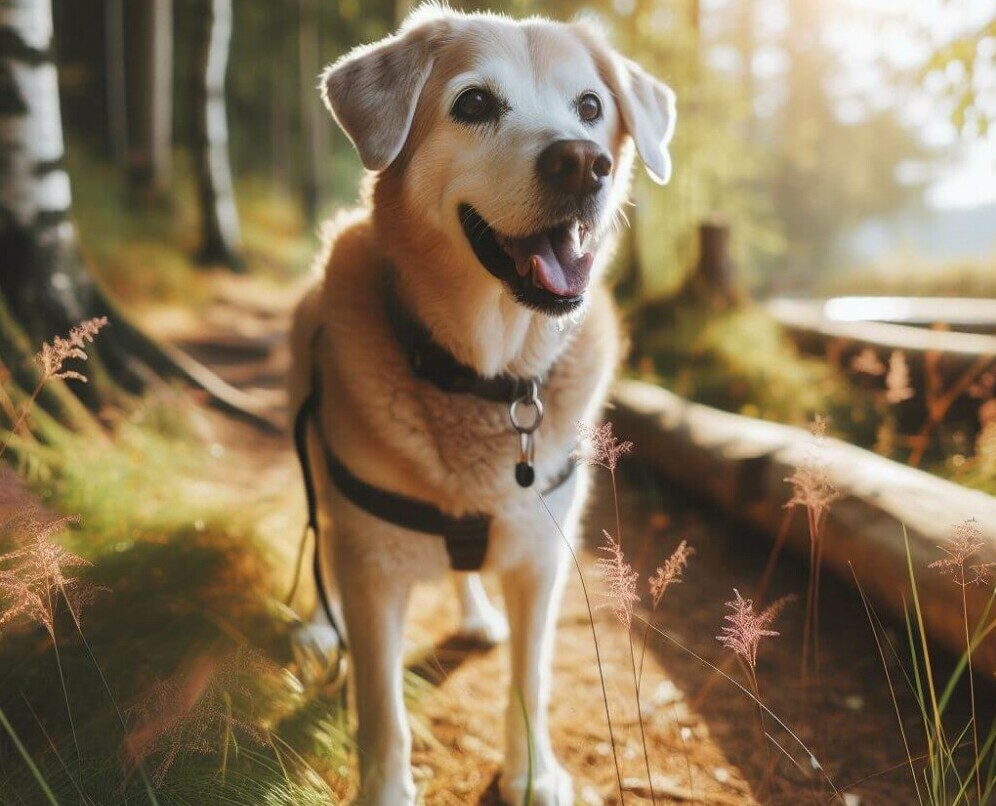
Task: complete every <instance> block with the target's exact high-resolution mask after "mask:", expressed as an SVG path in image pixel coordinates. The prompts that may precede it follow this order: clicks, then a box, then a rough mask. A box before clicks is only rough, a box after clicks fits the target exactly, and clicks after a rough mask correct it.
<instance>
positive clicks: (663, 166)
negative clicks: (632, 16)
mask: <svg viewBox="0 0 996 806" xmlns="http://www.w3.org/2000/svg"><path fill="white" fill-rule="evenodd" d="M579 33H580V35H581V38H582V39H583V40H584V41H585V42H586V43H587V45H588V47H589V48H590V49H591V51H592V55H593V56H594V58H595V63H596V64H597V65H598V67H599V70H600V72H601V74H602V79H603V80H604V81H605V83H606V84H608V85H609V89H610V90H612V94H613V96H615V100H616V106H617V107H618V109H619V114H620V116H621V117H622V122H623V125H624V126H625V127H626V131H627V132H629V135H630V137H632V138H633V141H634V142H635V143H636V150H637V152H639V154H640V159H642V160H643V165H644V166H645V167H646V169H647V173H648V174H650V177H651V178H652V179H653V180H654V181H655V182H658V183H660V184H662V185H664V184H667V182H668V180H669V179H670V178H671V155H670V154H669V153H668V148H667V147H668V144H669V143H670V142H671V137H672V135H673V134H674V123H675V120H676V118H677V109H676V107H675V95H674V92H673V91H672V90H671V88H670V87H668V86H667V85H666V84H665V83H664V82H663V81H658V80H657V79H656V78H654V77H653V76H652V75H650V74H649V73H647V71H646V70H644V69H643V68H642V67H640V65H638V64H637V63H636V62H634V61H632V60H630V59H626V58H624V57H623V56H620V55H619V54H618V53H616V51H614V50H613V49H612V47H611V46H610V45H609V44H608V42H606V40H605V36H604V35H603V34H602V33H601V31H600V30H598V29H597V28H596V27H595V26H593V25H592V24H591V23H589V22H582V23H579Z"/></svg>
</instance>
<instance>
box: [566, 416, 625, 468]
mask: <svg viewBox="0 0 996 806" xmlns="http://www.w3.org/2000/svg"><path fill="white" fill-rule="evenodd" d="M578 435H579V436H580V437H581V441H582V442H583V443H585V447H586V450H579V451H577V452H575V454H574V456H575V458H576V459H578V460H579V461H581V462H583V463H585V464H588V465H600V466H601V467H604V468H605V469H606V470H609V471H611V472H615V469H616V464H617V463H618V462H619V457H621V456H624V455H625V454H627V453H629V452H630V451H631V450H633V443H632V442H620V441H619V440H618V439H617V438H616V436H615V435H614V434H613V433H612V423H602V425H599V426H593V425H589V424H588V423H583V422H579V423H578Z"/></svg>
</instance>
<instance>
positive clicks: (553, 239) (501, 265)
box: [459, 204, 594, 315]
mask: <svg viewBox="0 0 996 806" xmlns="http://www.w3.org/2000/svg"><path fill="white" fill-rule="evenodd" d="M459 215H460V223H461V225H462V226H463V231H464V234H465V235H466V236H467V240H468V241H469V242H470V246H471V248H472V249H473V250H474V254H475V255H476V256H477V259H478V260H479V261H480V262H481V265H483V266H484V268H486V269H487V270H488V271H489V272H490V273H491V274H492V275H494V276H495V277H497V278H498V279H499V280H501V281H502V282H503V283H505V285H506V286H507V287H508V288H509V290H510V291H511V292H512V293H513V294H514V295H515V298H516V299H517V300H518V301H519V302H520V303H522V304H523V305H526V306H527V307H530V308H534V309H536V310H539V311H542V312H543V313H547V314H551V315H561V314H565V313H569V312H570V311H573V310H574V309H575V308H577V307H578V306H579V305H581V303H582V302H583V301H584V292H585V289H587V287H588V280H589V278H590V276H591V264H592V263H593V262H594V256H593V255H592V253H591V252H588V251H585V249H584V244H585V241H586V240H587V239H588V234H589V233H588V228H587V227H586V226H585V225H584V224H583V223H582V222H580V221H579V220H577V219H570V220H566V221H563V222H561V223H560V224H557V225H556V226H555V227H551V228H550V229H546V230H542V231H541V232H537V233H534V234H532V235H527V236H525V237H523V238H513V237H511V236H507V235H502V234H501V233H499V232H497V231H495V230H494V229H492V228H491V226H490V225H489V224H488V223H487V222H486V221H485V220H484V219H483V218H481V216H480V215H479V214H478V213H477V211H476V210H475V209H474V208H473V207H471V206H470V205H469V204H461V205H460V209H459Z"/></svg>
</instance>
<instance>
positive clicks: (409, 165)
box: [290, 5, 674, 806]
mask: <svg viewBox="0 0 996 806" xmlns="http://www.w3.org/2000/svg"><path fill="white" fill-rule="evenodd" d="M482 84H486V85H487V86H489V87H492V88H495V89H497V90H498V91H500V92H501V94H502V95H503V96H504V97H505V98H506V99H507V101H508V106H509V110H508V112H507V113H506V114H505V115H504V116H503V117H502V119H501V122H500V123H499V124H497V125H496V126H493V127H492V126H485V127H480V126H478V127H469V126H466V125H460V124H458V123H456V122H454V121H453V120H452V119H451V117H450V109H451V107H452V105H453V101H454V99H455V98H456V97H457V96H458V95H459V93H460V92H461V91H462V90H463V89H465V88H467V87H469V86H480V85H482ZM323 87H324V93H325V97H326V101H327V103H328V104H329V106H330V109H331V111H332V112H333V114H334V115H335V117H336V119H337V120H338V121H339V123H340V125H341V126H342V127H343V129H344V130H345V131H346V133H347V134H348V135H349V136H350V138H351V139H352V140H353V142H354V144H355V145H356V148H357V151H358V152H359V154H360V157H361V159H362V160H363V162H364V165H365V166H366V167H367V168H368V169H369V170H370V174H369V177H368V182H367V200H366V204H365V205H364V206H363V208H362V209H360V210H358V211H355V212H352V213H349V214H346V215H344V216H341V217H340V218H339V219H338V220H337V221H336V222H335V223H334V225H333V226H332V227H330V230H329V236H328V238H327V248H326V251H325V253H324V254H323V255H322V256H321V258H320V266H321V269H322V274H323V277H322V280H321V282H320V283H318V284H317V285H316V286H315V288H314V289H312V291H311V292H309V293H308V295H307V296H306V297H305V299H304V300H303V301H302V303H301V305H300V306H299V308H298V310H297V312H296V315H295V320H294V327H293V334H292V352H293V356H294V366H293V370H292V377H291V390H290V391H291V405H292V407H294V408H295V409H296V407H297V406H298V405H299V404H300V402H301V401H302V400H303V398H304V396H305V395H306V394H307V391H308V388H309V386H310V383H311V378H312V370H313V368H314V367H316V366H317V367H318V369H319V377H320V379H321V400H322V407H321V412H320V417H321V423H322V428H323V431H324V434H325V435H326V438H327V439H328V441H329V443H330V444H331V445H333V446H334V449H335V451H336V453H337V455H338V456H339V458H340V459H341V460H342V461H343V462H344V463H345V464H346V465H347V466H348V467H349V468H350V469H351V470H352V472H353V473H354V474H356V475H358V476H360V477H361V478H363V479H365V480H367V481H370V482H372V483H375V484H377V485H378V486H381V487H383V488H386V489H389V490H393V491H395V492H398V493H402V494H405V495H409V496H414V497H417V498H421V499H423V500H426V501H431V502H433V503H435V504H436V505H438V506H439V507H441V508H442V509H443V510H445V511H446V512H448V513H451V514H454V515H460V514H463V513H467V512H487V513H490V514H492V515H493V523H492V527H491V532H490V542H489V548H488V553H487V557H486V560H485V569H486V570H489V571H493V572H496V573H497V574H498V575H499V576H500V578H501V585H502V590H503V593H504V600H505V606H506V611H507V614H508V623H509V626H510V630H511V663H512V669H511V689H510V692H511V693H510V694H509V706H508V711H507V718H506V726H505V727H506V736H505V747H506V751H505V764H504V770H503V773H502V776H501V780H500V791H501V794H502V797H503V798H504V799H505V800H506V801H507V802H509V803H516V804H517V803H521V802H522V798H523V794H524V793H525V791H526V788H527V786H528V784H529V781H528V780H527V779H528V776H529V763H530V762H529V757H530V749H529V746H528V742H529V738H530V736H531V740H532V745H533V746H532V781H531V786H532V792H533V802H534V803H535V804H537V806H548V805H553V806H567V804H572V803H573V795H572V787H571V781H570V778H569V776H568V775H567V774H566V773H565V772H564V770H563V769H562V768H561V766H560V765H559V764H558V762H557V760H556V758H555V756H554V753H553V750H552V748H551V744H550V739H549V733H548V728H547V718H546V710H547V701H548V699H549V687H550V673H549V661H550V653H551V651H552V649H553V640H554V624H555V621H556V614H557V608H558V603H559V599H560V594H561V589H562V587H563V584H564V579H565V573H566V561H567V559H568V558H569V555H568V552H567V542H566V541H573V540H574V537H575V534H576V532H577V528H578V521H579V518H580V515H581V509H582V506H583V503H584V500H585V496H586V491H587V488H588V478H587V474H586V472H585V468H580V469H579V471H578V472H576V473H575V474H574V476H573V477H572V479H571V481H570V482H568V483H567V484H565V485H563V486H561V487H560V488H559V489H557V490H556V491H555V492H553V493H551V494H550V495H548V496H546V497H545V502H546V506H548V507H549V509H550V513H549V514H548V513H547V512H546V511H545V509H544V505H543V503H541V501H540V499H539V498H538V497H537V495H536V493H535V491H534V490H522V489H520V488H519V487H518V485H517V484H516V483H515V481H514V479H513V474H512V468H513V466H514V464H515V462H516V459H517V455H516V453H517V449H518V443H517V440H516V437H515V434H514V432H513V431H512V429H511V427H510V424H509V420H508V411H507V407H505V406H502V405H500V404H495V403H489V402H485V401H482V400H479V399H478V398H476V397H473V396H469V395H454V394H447V393H444V392H441V391H439V390H437V389H436V388H435V387H433V386H431V385H430V384H427V383H425V382H423V381H420V380H418V379H417V378H415V377H414V376H413V374H412V371H411V369H410V367H409V365H408V363H407V360H406V358H405V357H404V355H403V353H402V351H401V349H400V348H399V345H398V343H397V341H396V337H395V335H394V334H393V332H392V330H391V327H390V325H389V322H388V320H387V318H386V313H385V303H384V293H385V277H386V276H387V275H391V276H392V277H393V282H394V283H395V288H396V290H397V293H398V294H399V295H400V296H401V298H402V300H403V301H404V304H405V305H407V306H408V307H409V308H410V309H412V310H413V312H414V313H415V315H416V316H417V317H418V318H419V320H421V321H422V322H423V323H424V324H425V325H426V326H427V327H428V328H429V329H430V330H431V331H432V334H433V336H434V338H435V339H436V340H437V341H438V342H440V343H441V344H442V345H444V346H445V347H446V348H447V349H449V350H450V351H451V352H452V353H453V354H454V355H455V356H456V357H457V358H458V359H459V360H461V361H462V362H464V363H466V364H468V365H470V366H472V367H474V368H475V369H476V370H477V371H478V372H479V373H481V374H483V375H493V374H497V373H502V372H505V373H510V374H513V375H518V376H533V375H536V376H546V375H548V376H549V379H548V381H547V383H546V384H545V387H544V390H543V398H544V402H545V404H546V415H545V418H544V420H543V423H542V427H541V428H540V431H539V435H538V443H537V456H536V471H537V483H536V487H537V489H540V490H542V489H544V488H545V486H546V484H547V483H549V481H550V480H551V479H553V478H554V477H555V476H556V475H557V474H558V473H559V472H560V471H561V469H562V467H563V465H564V463H565V461H566V458H567V456H568V455H569V453H570V452H571V451H572V449H573V448H574V446H575V439H576V424H577V423H578V421H581V420H586V421H591V420H592V418H594V417H596V416H597V415H598V411H599V409H600V407H601V405H602V403H603V400H604V397H605V395H606V392H607V389H608V385H609V383H610V380H611V377H612V373H613V370H614V367H615V365H616V362H617V358H618V353H619V336H618V331H617V326H616V319H615V315H614V311H613V307H612V303H611V301H610V297H609V295H608V293H607V291H606V290H605V289H604V288H603V287H602V286H601V285H600V284H599V282H598V278H599V277H600V275H601V273H602V271H603V268H604V265H605V263H606V261H607V259H608V252H609V242H610V240H611V238H610V234H611V233H610V231H611V228H612V225H613V223H614V217H615V216H616V215H617V214H618V209H619V205H620V204H621V203H622V201H623V200H624V198H625V196H626V193H627V191H628V185H629V178H630V176H629V175H630V168H631V163H632V151H633V148H632V143H633V142H634V141H635V144H636V148H637V150H638V151H639V153H640V155H641V157H642V159H643V161H644V163H645V165H646V166H647V169H648V172H649V173H650V174H651V175H652V176H653V177H655V178H656V179H658V180H660V181H663V180H665V179H666V178H667V176H668V174H669V172H670V165H669V162H668V159H667V153H666V150H665V148H666V144H667V141H668V140H669V139H670V136H671V131H672V127H673V121H674V98H673V95H672V94H671V92H670V90H668V89H667V88H666V87H665V86H664V85H663V84H661V83H660V82H658V81H656V80H654V79H652V78H650V77H649V76H647V74H646V73H644V72H643V71H642V70H641V69H640V68H639V67H637V66H636V65H634V64H633V63H631V62H628V61H626V60H624V59H623V58H622V57H620V56H618V55H617V54H616V53H615V52H613V51H612V50H611V49H610V48H609V47H608V45H607V44H606V43H605V41H604V39H603V38H602V37H601V35H600V34H599V33H598V32H597V30H596V29H594V28H592V27H590V26H588V25H583V24H580V23H574V24H569V25H568V24H560V23H553V22H548V21H545V20H540V19H531V20H526V21H523V22H516V21H513V20H510V19H507V18H504V17H499V16H494V15H486V14H474V15H464V14H459V13H456V12H452V11H450V10H448V9H445V8H442V7H439V6H435V5H433V6H429V7H423V8H422V9H420V10H418V11H416V12H415V13H414V14H413V15H412V16H411V17H410V18H409V19H408V21H407V22H406V23H405V24H404V25H403V26H402V28H401V31H400V32H399V33H398V34H397V35H395V36H392V37H389V38H387V39H385V40H383V41H381V42H379V43H376V44H374V45H371V46H367V47H364V48H359V49H357V50H355V51H353V52H352V53H350V54H347V55H346V56H345V57H343V58H342V59H340V60H339V61H338V62H336V63H335V64H334V65H333V66H332V67H330V68H329V69H328V71H327V72H326V74H325V75H324V77H323ZM584 91H594V92H596V93H597V94H598V95H599V96H600V97H601V99H602V102H603V108H604V117H603V119H602V120H601V121H600V122H598V123H597V124H595V125H586V124H583V123H582V122H581V121H580V120H579V119H578V116H577V113H576V111H575V109H574V106H573V100H574V99H576V98H577V97H578V95H579V93H582V92H584ZM572 138H585V139H591V140H594V141H596V142H597V143H598V144H599V145H601V146H602V147H603V148H604V149H606V150H607V151H608V152H609V153H611V154H612V156H613V159H614V163H615V167H614V169H613V172H612V175H611V186H610V188H609V189H608V190H607V191H606V192H604V193H603V194H602V198H601V199H600V201H601V204H600V208H599V213H598V221H597V226H596V227H595V230H596V231H595V233H594V243H595V244H597V251H596V260H595V266H594V269H593V276H592V283H591V286H590V287H589V290H588V292H587V294H586V298H587V299H586V304H585V306H584V308H583V309H582V310H581V311H580V312H579V313H576V314H574V315H571V316H570V317H566V318H563V319H560V320H555V319H553V318H551V317H549V316H547V315H545V314H543V313H538V312H536V311H533V310H531V309H527V308H526V307H524V306H522V305H521V304H519V303H518V302H517V301H516V300H515V299H514V298H513V297H512V296H511V295H510V294H509V293H508V292H507V291H506V290H505V288H504V287H503V286H502V284H501V283H500V282H499V281H498V280H496V279H495V278H494V277H492V276H491V275H490V274H489V273H488V272H487V271H486V270H485V269H484V268H483V267H482V266H481V265H480V264H479V262H478V261H477V259H476V257H475V256H474V254H473V252H472V250H471V248H470V246H469V244H468V242H467V239H466V236H465V235H464V233H463V231H462V229H461V226H460V222H459V219H458V215H457V205H458V204H460V203H461V202H466V203H469V204H472V205H473V206H474V207H475V208H476V209H477V210H478V211H479V212H480V213H481V215H482V216H483V217H484V218H485V219H486V220H487V221H488V222H489V223H490V224H491V225H493V226H495V227H496V228H498V229H500V230H501V231H502V232H504V233H506V234H509V235H526V234H528V233H530V232H533V231H535V230H536V229H538V228H541V226H542V225H543V221H544V219H543V214H544V211H543V209H542V208H541V204H540V201H539V200H540V198H541V197H540V194H539V193H538V192H537V179H536V174H535V164H536V159H537V156H538V154H539V152H540V151H541V150H542V149H543V148H544V147H545V146H546V145H548V144H549V143H550V142H553V141H554V140H558V139H572ZM316 334H317V336H316ZM311 438H312V440H313V442H315V444H313V446H312V447H313V450H312V452H311V453H312V456H314V457H318V456H320V455H321V454H320V447H319V446H318V444H317V442H316V440H317V437H316V436H315V434H312V435H311ZM314 465H315V471H316V473H317V474H318V476H319V479H320V481H321V508H322V529H321V532H322V535H321V539H320V541H319V549H320V557H321V562H322V565H323V568H324V569H325V578H326V580H328V582H329V584H330V587H331V588H332V589H331V590H330V591H329V594H330V597H331V599H332V600H333V601H334V602H335V607H337V608H340V609H341V615H342V617H343V619H340V622H342V621H343V620H344V623H345V625H346V628H347V633H348V641H349V646H350V651H351V656H352V668H353V670H354V673H353V674H352V677H351V679H352V681H353V683H354V685H355V688H356V702H357V708H358V716H359V730H358V743H359V748H360V766H361V781H362V791H361V796H360V800H361V802H362V803H365V804H372V805H373V806H402V805H403V804H411V803H413V802H414V800H415V796H416V793H415V786H414V782H413V779H412V775H411V771H410V767H409V755H410V749H411V738H410V732H409V729H408V725H407V721H406V716H405V711H404V703H403V699H402V660H403V659H402V625H403V621H404V616H405V608H406V602H407V599H408V594H409V592H410V590H411V588H412V586H413V585H414V584H415V583H416V582H417V581H419V580H423V579H427V578H432V577H434V576H439V575H442V574H445V573H446V570H447V567H448V561H447V556H446V553H445V550H444V547H443V542H442V540H441V539H440V538H438V537H434V536H429V535H425V534H420V533H415V532H409V531H406V530H402V529H399V528H397V527H394V526H391V525H390V524H388V523H386V522H384V521H381V520H379V519H378V518H376V517H373V516H371V515H369V514H367V513H366V512H364V511H362V510H360V509H358V508H356V507H355V506H353V505H352V504H351V503H350V502H349V501H348V500H346V499H344V498H343V497H342V496H341V495H340V494H339V493H338V491H337V490H336V489H335V488H334V486H332V485H330V484H329V483H328V482H327V479H325V477H324V473H323V468H322V466H321V462H320V461H315V462H314ZM457 590H458V594H459V598H460V602H461V607H462V610H463V620H462V630H463V631H464V632H467V633H470V634H473V635H475V636H477V637H479V638H483V639H486V640H491V641H497V640H501V639H503V638H504V637H505V633H506V626H505V621H504V619H503V618H502V617H501V614H500V613H499V612H498V611H497V610H495V609H494V608H493V607H492V606H491V604H490V603H489V602H488V600H487V597H486V595H485V593H484V590H483V587H482V586H481V584H480V580H479V579H478V578H477V577H476V576H475V575H459V577H458V581H457ZM311 631H312V634H311V640H313V641H317V642H319V643H322V642H323V641H324V642H325V643H326V644H328V643H329V642H331V641H332V639H333V635H332V633H331V632H330V631H329V629H328V627H327V625H323V624H322V618H321V616H320V615H319V616H316V619H315V621H314V622H313V626H312V627H311ZM520 698H521V704H520ZM523 706H524V708H525V712H526V717H527V718H528V728H527V722H526V720H525V719H524V718H523V714H522V708H523Z"/></svg>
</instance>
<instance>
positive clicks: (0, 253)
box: [0, 0, 259, 426]
mask: <svg viewBox="0 0 996 806" xmlns="http://www.w3.org/2000/svg"><path fill="white" fill-rule="evenodd" d="M52 43H53V25H52V3H51V0H2V1H0V364H2V368H5V369H6V370H7V371H9V372H10V373H11V375H12V382H11V383H10V384H7V385H6V388H7V389H8V390H14V396H17V394H18V392H17V389H18V388H20V389H21V390H24V389H33V388H34V387H35V386H36V385H37V380H38V369H37V366H36V365H35V362H34V360H33V358H34V355H35V353H36V352H37V350H38V348H39V346H40V344H41V343H42V342H47V341H50V340H51V338H52V337H53V336H55V335H64V334H65V333H67V332H68V331H69V329H70V328H71V327H72V326H73V325H76V324H77V323H79V322H81V321H82V320H84V319H89V318H92V317H100V316H106V317H107V318H108V319H110V321H111V325H112V328H113V330H112V335H111V337H110V338H105V339H101V342H100V344H99V346H98V349H96V350H94V351H93V355H92V356H91V363H90V364H89V366H88V373H87V374H88V376H89V377H90V378H91V380H93V381H94V383H92V384H87V385H82V384H77V385H75V386H74V387H73V391H75V392H76V393H77V394H80V393H82V394H84V395H85V398H84V402H85V403H87V404H89V405H90V407H91V408H97V407H99V406H100V405H102V404H103V403H104V402H106V401H107V400H109V399H114V397H115V396H116V395H117V394H118V390H119V389H120V388H121V386H124V387H126V388H128V389H130V390H132V391H138V390H140V389H142V388H143V387H144V385H145V384H146V383H147V382H148V379H149V378H150V377H154V376H155V375H162V376H168V377H175V378H179V379H183V380H185V381H186V382H187V383H188V384H190V385H193V386H195V387H198V388H200V389H203V390H204V391H206V392H207V393H208V395H209V398H210V400H211V402H212V403H214V404H216V405H218V406H219V407H221V408H224V409H226V410H229V411H232V412H233V413H236V414H241V415H245V416H248V417H249V418H252V419H259V415H258V414H256V413H253V412H252V409H253V408H254V404H253V402H252V400H251V399H250V398H249V396H247V395H245V394H243V393H241V392H239V391H238V390H236V389H233V388H232V387H230V386H228V385H227V384H224V383H223V382H222V381H221V380H220V379H218V378H217V377H216V376H214V375H213V374H211V373H210V372H209V371H208V370H207V369H205V368H204V367H202V366H201V365H199V364H197V363H196V362H195V361H193V360H192V359H190V358H189V357H188V356H186V355H184V354H183V353H180V352H179V351H177V350H176V349H175V348H171V347H168V346H165V345H159V344H157V343H156V342H154V341H153V340H151V339H149V338H148V337H147V336H146V335H145V334H144V333H142V332H141V331H140V330H139V329H138V328H136V327H134V326H133V325H132V324H131V323H130V321H129V320H128V317H127V316H126V315H124V314H123V313H122V312H121V311H120V310H118V309H117V308H116V307H115V306H113V305H112V304H111V303H110V302H109V300H108V299H107V298H106V297H105V296H104V294H103V293H102V292H101V290H100V288H99V287H98V286H97V284H96V283H94V281H93V279H92V277H91V276H90V274H89V272H88V271H87V270H86V268H85V266H84V263H83V260H82V257H81V253H80V249H79V244H78V241H77V233H76V227H75V226H74V224H73V221H72V216H71V214H72V193H71V190H70V181H69V175H68V173H67V172H66V168H65V160H64V144H63V136H62V119H61V113H60V109H59V83H58V73H57V70H56V65H55V61H54V48H53V45H52ZM38 404H39V408H41V409H42V410H43V411H47V412H48V413H49V414H53V415H55V417H56V419H57V420H58V421H60V422H62V423H63V424H67V425H72V426H77V425H83V424H84V423H86V421H87V416H86V414H85V410H84V409H82V407H81V406H80V405H79V401H78V400H77V399H76V398H75V397H74V396H73V395H72V393H70V392H69V391H68V388H66V387H64V386H62V385H61V384H59V383H52V384H48V385H46V387H45V390H44V392H43V395H42V397H40V398H39V400H38ZM89 425H91V426H92V425H93V422H92V421H91V422H90V423H89Z"/></svg>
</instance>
